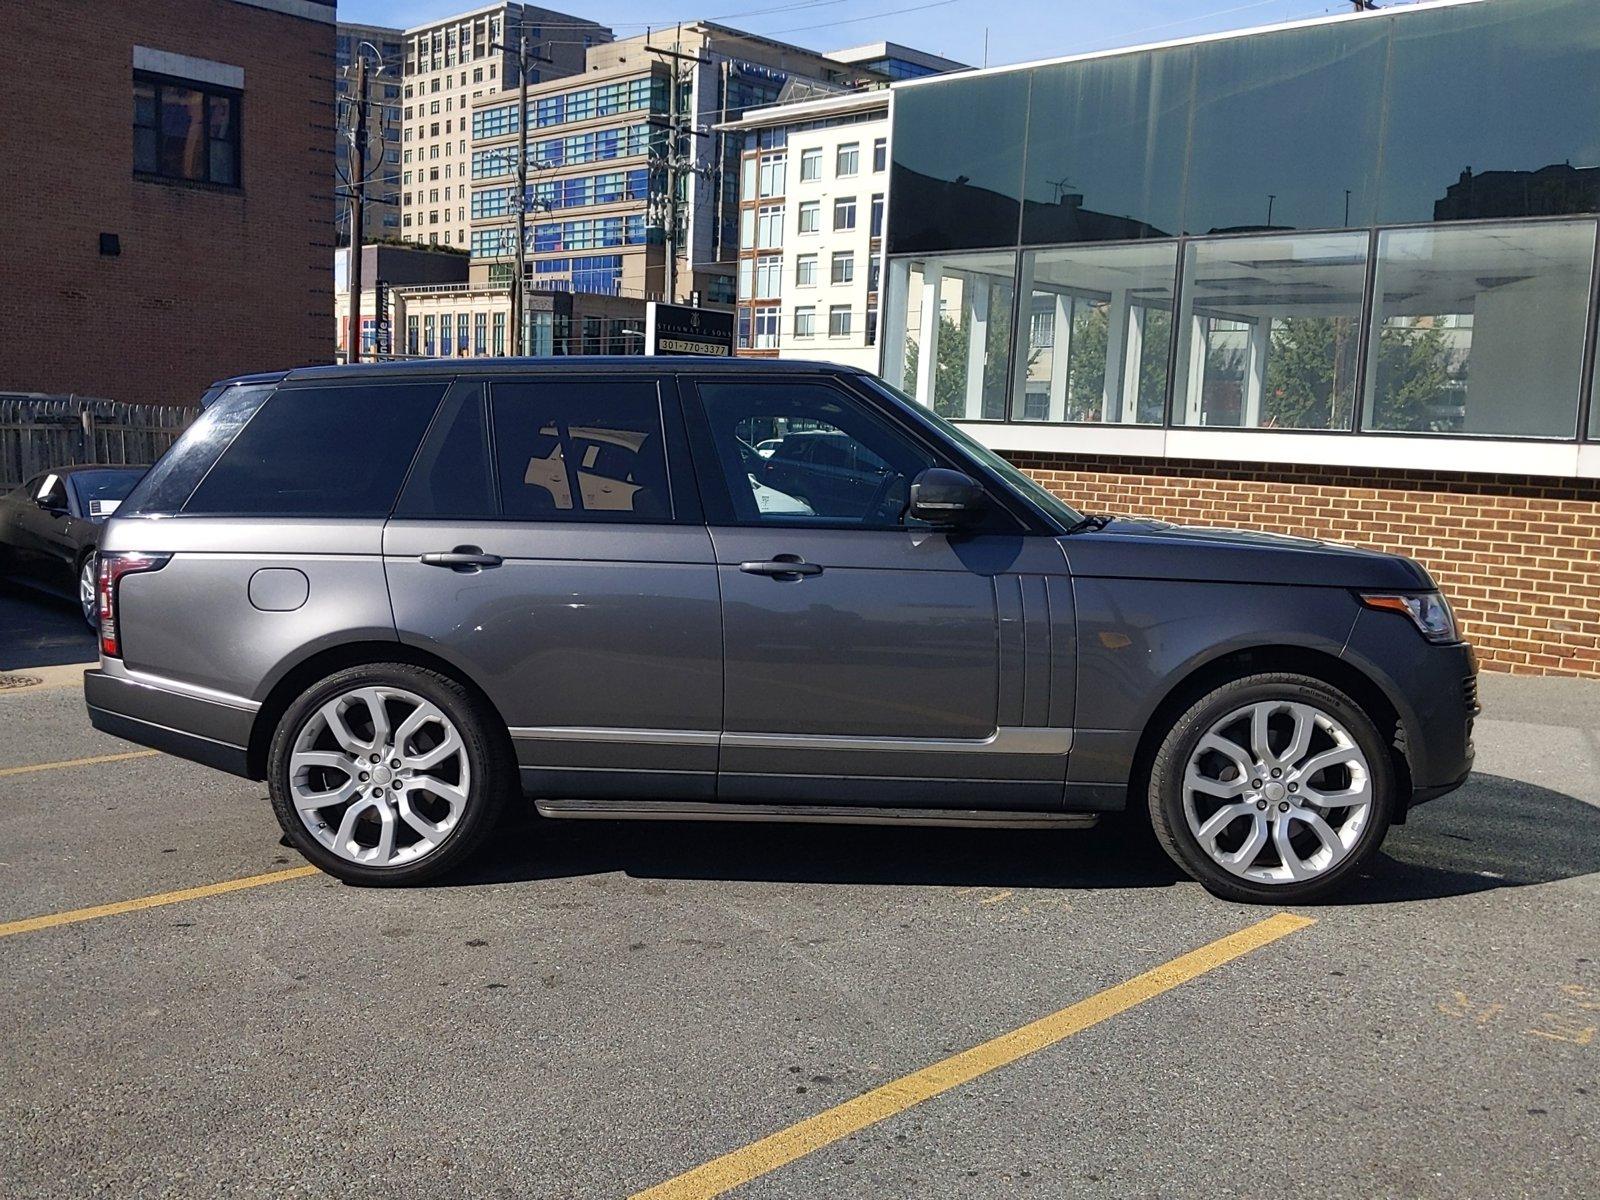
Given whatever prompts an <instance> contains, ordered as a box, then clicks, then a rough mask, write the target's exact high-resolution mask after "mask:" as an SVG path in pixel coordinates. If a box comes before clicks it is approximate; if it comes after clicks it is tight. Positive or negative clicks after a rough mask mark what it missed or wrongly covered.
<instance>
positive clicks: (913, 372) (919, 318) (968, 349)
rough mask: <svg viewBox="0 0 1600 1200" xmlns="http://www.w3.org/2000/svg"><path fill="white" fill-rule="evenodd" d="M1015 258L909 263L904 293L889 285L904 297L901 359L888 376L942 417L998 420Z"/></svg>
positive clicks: (1002, 411)
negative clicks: (904, 317) (902, 356)
mask: <svg viewBox="0 0 1600 1200" xmlns="http://www.w3.org/2000/svg"><path fill="white" fill-rule="evenodd" d="M1016 261H1017V256H1016V254H1015V252H1013V251H1005V252H1003V253H993V254H953V255H946V256H944V257H942V258H929V259H925V260H923V261H921V262H918V263H913V264H911V266H910V269H909V271H908V272H907V277H908V280H909V284H910V286H909V288H908V289H907V292H906V293H900V292H899V288H898V286H896V289H895V290H896V292H897V294H905V295H906V301H905V303H906V305H907V309H906V311H907V320H906V324H905V339H904V340H905V357H904V361H903V362H901V363H898V364H894V365H892V366H890V367H888V369H887V374H888V376H889V379H890V381H891V382H894V383H896V384H897V386H903V387H904V388H905V390H906V391H908V392H910V393H911V394H912V395H913V396H914V397H915V398H916V399H917V401H918V402H919V403H921V404H925V405H927V406H928V407H929V408H932V409H933V411H934V412H936V413H938V414H939V415H940V416H942V417H953V418H956V419H958V420H967V421H980V420H981V421H998V420H1002V419H1003V418H1004V417H1005V410H1006V367H1007V363H1008V362H1009V360H1010V354H1011V308H1012V299H1013V296H1014V278H1013V276H1014V273H1015V270H1016ZM897 276H898V273H897ZM889 344H890V346H891V347H892V346H893V344H894V343H893V342H890V343H889ZM889 357H891V358H892V357H893V351H892V350H891V351H890V352H889ZM896 366H898V368H899V370H898V371H896V369H895V367H896ZM897 375H898V378H896V376H897Z"/></svg>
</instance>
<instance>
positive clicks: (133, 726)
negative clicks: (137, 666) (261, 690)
mask: <svg viewBox="0 0 1600 1200" xmlns="http://www.w3.org/2000/svg"><path fill="white" fill-rule="evenodd" d="M164 682H165V681H158V680H152V679H147V678H145V677H142V676H135V675H133V674H131V673H129V672H127V670H126V669H125V668H123V667H122V665H121V664H120V663H116V664H110V663H107V662H106V661H105V660H102V665H101V666H100V667H99V668H97V669H91V670H88V671H85V672H84V675H83V697H84V702H85V704H86V705H87V706H88V709H89V723H90V724H91V725H93V726H94V727H95V728H96V729H98V730H101V731H102V732H104V733H109V734H111V735H112V736H113V737H119V738H122V739H123V740H125V741H129V742H134V743H135V744H137V745H140V746H148V747H150V748H151V749H153V750H160V751H162V752H163V753H166V754H172V755H176V756H177V757H179V758H187V759H189V760H191V761H193V762H198V763H204V764H205V765H206V766H208V767H215V768H216V769H217V770H219V771H226V772H228V773H229V774H230V775H241V776H244V777H245V778H247V779H248V778H251V777H252V775H251V771H250V766H249V758H250V755H249V751H248V749H247V747H248V746H249V744H250V731H251V728H252V726H253V725H254V722H255V715H256V710H255V708H254V707H253V706H249V707H246V706H242V705H241V704H238V703H229V702H228V701H227V700H226V699H222V698H219V697H216V696H211V695H204V696H203V695H197V694H195V693H193V692H191V691H187V690H177V689H175V688H173V687H171V686H163V683H164Z"/></svg>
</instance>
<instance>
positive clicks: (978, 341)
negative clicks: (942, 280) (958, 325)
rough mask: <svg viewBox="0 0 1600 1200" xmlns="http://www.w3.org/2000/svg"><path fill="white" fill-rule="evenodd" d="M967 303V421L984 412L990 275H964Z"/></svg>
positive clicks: (978, 417) (965, 410)
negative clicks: (970, 313) (969, 317)
mask: <svg viewBox="0 0 1600 1200" xmlns="http://www.w3.org/2000/svg"><path fill="white" fill-rule="evenodd" d="M964 290H965V291H966V293H967V295H966V303H967V304H968V306H969V307H970V310H971V312H972V321H971V324H970V326H969V327H968V330H967V403H966V407H965V409H964V410H963V412H964V414H965V416H966V417H967V419H968V420H969V421H972V420H978V419H980V418H982V416H983V375H984V367H985V366H986V365H987V363H988V360H989V293H990V291H991V290H992V289H991V288H990V287H989V277H988V276H987V275H980V274H972V275H968V276H967V277H966V281H965V285H964Z"/></svg>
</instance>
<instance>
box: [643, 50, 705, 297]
mask: <svg viewBox="0 0 1600 1200" xmlns="http://www.w3.org/2000/svg"><path fill="white" fill-rule="evenodd" d="M678 45H679V43H676V42H674V43H673V45H672V48H671V49H668V48H666V47H664V46H651V45H649V44H646V46H645V50H646V51H648V52H649V53H651V54H659V55H661V56H662V57H663V58H667V59H671V60H672V62H671V67H672V75H671V84H670V91H669V92H668V94H667V152H666V156H665V159H664V166H665V168H666V177H667V179H666V182H667V187H666V196H665V198H664V203H662V204H661V205H659V212H660V216H661V221H662V227H663V239H662V240H663V241H664V242H665V243H666V248H667V261H666V264H665V266H666V287H665V290H664V291H665V296H666V302H667V303H668V304H674V303H676V302H677V297H676V296H675V294H674V293H675V289H676V287H677V282H678V280H677V275H678V243H679V241H680V240H681V233H680V223H679V203H678V181H679V179H681V178H683V177H685V176H688V175H693V174H697V173H701V172H700V171H699V169H698V168H696V166H695V165H694V158H693V156H692V155H689V154H687V153H680V148H679V140H680V139H681V138H682V136H683V135H684V134H685V133H688V134H692V135H693V136H695V137H707V136H709V135H708V134H707V133H706V132H705V131H704V130H703V129H699V128H697V127H696V125H695V123H694V120H693V114H692V113H691V114H685V113H684V112H683V111H682V108H681V106H680V104H679V102H678V93H679V91H680V88H679V86H678V85H679V66H678V64H679V63H680V62H690V63H697V64H698V63H706V62H709V61H710V60H709V59H708V58H706V57H705V56H704V55H701V54H685V53H684V52H683V51H681V50H679V49H678ZM711 169H712V170H715V169H716V168H715V165H713V167H712V168H711ZM706 174H708V175H709V172H706Z"/></svg>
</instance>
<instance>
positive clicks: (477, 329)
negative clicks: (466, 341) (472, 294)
mask: <svg viewBox="0 0 1600 1200" xmlns="http://www.w3.org/2000/svg"><path fill="white" fill-rule="evenodd" d="M472 352H473V353H474V354H487V353H489V314H488V313H477V314H475V315H474V316H473V318H472Z"/></svg>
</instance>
